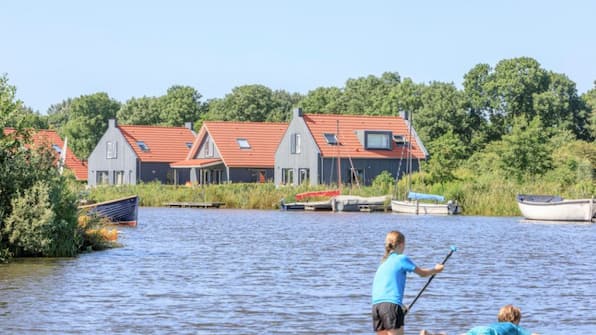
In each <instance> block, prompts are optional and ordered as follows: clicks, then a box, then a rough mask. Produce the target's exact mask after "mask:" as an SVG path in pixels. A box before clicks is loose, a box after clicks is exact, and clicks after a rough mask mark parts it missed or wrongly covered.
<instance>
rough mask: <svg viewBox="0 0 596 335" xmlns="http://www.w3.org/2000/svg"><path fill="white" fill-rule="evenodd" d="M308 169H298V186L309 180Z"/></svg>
mask: <svg viewBox="0 0 596 335" xmlns="http://www.w3.org/2000/svg"><path fill="white" fill-rule="evenodd" d="M309 172H310V170H309V169H298V184H303V183H306V182H308V179H309V174H310V173H309Z"/></svg>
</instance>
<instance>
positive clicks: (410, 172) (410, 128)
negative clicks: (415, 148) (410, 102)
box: [405, 111, 413, 199]
mask: <svg viewBox="0 0 596 335" xmlns="http://www.w3.org/2000/svg"><path fill="white" fill-rule="evenodd" d="M412 121H413V119H412V111H410V117H409V122H408V189H407V190H406V197H405V199H407V198H408V193H407V192H409V191H410V190H411V189H412Z"/></svg>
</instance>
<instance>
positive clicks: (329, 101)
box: [298, 87, 345, 114]
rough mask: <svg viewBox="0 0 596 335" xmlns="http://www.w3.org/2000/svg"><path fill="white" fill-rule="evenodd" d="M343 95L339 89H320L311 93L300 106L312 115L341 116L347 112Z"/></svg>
mask: <svg viewBox="0 0 596 335" xmlns="http://www.w3.org/2000/svg"><path fill="white" fill-rule="evenodd" d="M342 94H343V93H342V91H341V89H339V88H337V87H318V88H316V89H314V90H312V91H309V92H308V93H307V94H306V96H305V97H304V98H302V100H300V102H299V103H298V105H299V106H300V107H302V109H303V110H304V111H305V112H306V113H310V114H340V113H341V112H342V111H343V110H345V107H344V105H343V102H342Z"/></svg>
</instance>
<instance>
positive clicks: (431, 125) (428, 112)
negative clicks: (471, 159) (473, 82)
mask: <svg viewBox="0 0 596 335" xmlns="http://www.w3.org/2000/svg"><path fill="white" fill-rule="evenodd" d="M420 100H421V101H422V104H421V107H420V108H418V110H417V112H416V113H413V118H412V119H413V125H414V128H415V129H416V132H417V133H418V135H419V136H420V137H421V139H422V141H423V142H424V143H426V142H431V141H433V140H435V139H437V138H440V137H441V136H443V135H446V134H448V133H451V134H452V136H455V135H453V134H457V136H458V137H459V140H460V142H461V143H460V144H461V148H462V149H463V150H464V152H468V153H469V152H470V148H469V147H468V145H467V143H470V141H471V139H472V133H473V132H472V128H471V126H470V124H471V123H472V121H471V120H470V119H469V117H468V113H467V111H466V110H465V108H464V99H463V94H462V92H461V91H459V90H457V88H456V87H455V85H453V84H447V83H440V82H432V83H430V84H429V85H428V86H425V87H424V88H423V89H422V90H421V96H420ZM464 143H466V144H465V145H464ZM432 154H433V153H432V152H431V155H432ZM460 158H461V157H460Z"/></svg>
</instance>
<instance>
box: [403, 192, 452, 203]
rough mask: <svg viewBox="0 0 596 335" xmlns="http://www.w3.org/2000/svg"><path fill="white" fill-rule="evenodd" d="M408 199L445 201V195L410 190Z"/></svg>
mask: <svg viewBox="0 0 596 335" xmlns="http://www.w3.org/2000/svg"><path fill="white" fill-rule="evenodd" d="M408 199H410V200H434V201H445V197H443V196H442V195H436V194H425V193H416V192H409V193H408Z"/></svg>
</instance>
